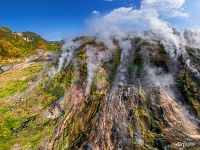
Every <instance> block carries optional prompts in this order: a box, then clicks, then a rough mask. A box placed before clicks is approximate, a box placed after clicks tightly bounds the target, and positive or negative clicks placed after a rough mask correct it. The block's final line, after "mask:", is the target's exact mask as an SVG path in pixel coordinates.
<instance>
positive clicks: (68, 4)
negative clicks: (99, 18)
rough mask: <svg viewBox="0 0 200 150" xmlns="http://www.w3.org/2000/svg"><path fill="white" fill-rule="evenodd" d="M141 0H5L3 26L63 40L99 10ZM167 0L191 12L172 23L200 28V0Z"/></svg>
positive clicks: (0, 11) (80, 29)
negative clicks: (180, 4)
mask: <svg viewBox="0 0 200 150" xmlns="http://www.w3.org/2000/svg"><path fill="white" fill-rule="evenodd" d="M141 1H142V0H1V8H0V26H6V27H9V28H11V29H12V30H13V31H17V32H22V31H33V32H36V33H38V34H40V35H42V36H43V37H44V38H46V39H48V40H60V39H62V38H65V37H68V36H74V35H77V34H81V33H84V31H85V28H86V26H87V23H86V22H87V21H88V20H90V18H92V17H93V16H95V15H98V13H99V12H100V15H102V14H107V13H109V12H111V11H112V10H113V9H116V8H120V7H130V6H131V7H134V8H140V4H141ZM143 1H151V0H143ZM157 1H159V0H157ZM164 1H165V2H166V1H169V2H171V3H172V2H173V3H172V5H173V4H174V3H176V2H181V1H185V3H184V6H183V8H181V9H184V11H185V12H186V13H187V14H188V15H189V17H188V18H184V17H183V18H181V17H180V18H177V17H175V18H165V19H166V20H167V22H168V23H169V24H171V25H172V26H174V27H178V28H190V29H195V28H197V29H199V30H200V11H199V10H200V0H174V1H173V0H163V1H162V0H161V2H163V3H165V2H164ZM151 2H152V1H151ZM156 9H159V8H156ZM92 12H93V13H92Z"/></svg>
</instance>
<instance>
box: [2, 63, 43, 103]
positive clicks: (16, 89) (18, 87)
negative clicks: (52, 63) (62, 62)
mask: <svg viewBox="0 0 200 150" xmlns="http://www.w3.org/2000/svg"><path fill="white" fill-rule="evenodd" d="M42 67H43V65H42V64H41V63H33V64H31V65H29V66H28V67H26V68H25V69H22V70H20V69H19V70H15V71H8V72H5V73H3V74H1V75H0V83H1V85H0V90H1V92H0V100H1V99H3V98H5V97H7V96H11V95H14V94H16V93H22V92H24V91H25V90H26V89H27V87H28V85H29V82H30V81H32V80H33V79H34V77H35V76H36V74H37V73H38V72H39V71H40V70H41V69H42Z"/></svg>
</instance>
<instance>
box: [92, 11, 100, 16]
mask: <svg viewBox="0 0 200 150" xmlns="http://www.w3.org/2000/svg"><path fill="white" fill-rule="evenodd" d="M92 14H94V15H98V14H100V12H99V11H97V10H93V11H92Z"/></svg>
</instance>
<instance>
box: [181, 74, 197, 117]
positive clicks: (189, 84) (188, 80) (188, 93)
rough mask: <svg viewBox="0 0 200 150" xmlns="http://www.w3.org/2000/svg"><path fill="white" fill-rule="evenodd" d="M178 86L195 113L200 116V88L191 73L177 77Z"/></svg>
mask: <svg viewBox="0 0 200 150" xmlns="http://www.w3.org/2000/svg"><path fill="white" fill-rule="evenodd" d="M177 83H178V86H179V88H180V90H181V92H182V94H183V95H184V96H185V98H186V100H187V101H186V102H187V103H188V104H190V105H191V106H192V108H193V110H194V112H195V113H196V114H197V115H198V116H200V91H199V89H200V87H199V85H198V84H197V83H196V81H195V80H194V79H193V77H192V75H191V74H190V73H189V72H183V73H181V74H180V75H179V76H178V77H177Z"/></svg>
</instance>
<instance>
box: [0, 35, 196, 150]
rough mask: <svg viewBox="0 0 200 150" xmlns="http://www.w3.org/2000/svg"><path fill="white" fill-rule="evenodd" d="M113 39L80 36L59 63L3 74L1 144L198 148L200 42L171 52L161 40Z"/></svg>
mask: <svg viewBox="0 0 200 150" xmlns="http://www.w3.org/2000/svg"><path fill="white" fill-rule="evenodd" d="M188 34H189V33H188ZM113 44H114V48H113V49H110V48H108V47H107V46H106V44H105V43H102V42H98V41H97V40H95V38H91V37H80V38H76V39H74V40H72V41H69V42H67V43H66V44H64V46H63V48H62V50H63V51H62V54H61V56H60V58H59V60H57V61H56V62H55V61H50V62H37V63H30V62H27V63H24V64H18V65H16V66H14V67H13V68H12V69H11V70H10V71H8V72H5V73H3V74H0V83H1V84H0V85H1V86H0V89H1V91H3V92H1V93H3V94H0V99H1V100H0V114H1V118H0V133H1V134H0V148H1V149H13V150H14V149H42V150H43V149H44V150H45V149H46V150H51V149H72V150H77V149H83V150H98V149H99V150H104V149H105V150H114V149H116V150H120V149H122V150H129V149H130V150H132V149H146V150H151V149H159V150H162V149H180V148H183V149H187V150H188V149H191V150H192V149H194V150H195V149H198V148H199V147H200V121H199V118H200V82H199V71H200V69H199V68H200V61H199V55H200V53H199V49H198V48H196V47H191V45H190V44H188V45H187V47H184V49H185V54H187V55H183V54H182V55H175V56H176V57H172V56H174V55H172V54H171V53H169V51H168V50H167V47H166V46H164V45H163V44H162V42H161V41H159V40H153V39H145V38H141V37H131V36H127V38H124V39H120V40H119V39H113ZM174 53H176V52H174ZM20 65H21V67H20ZM17 68H20V69H17ZM42 68H43V69H42ZM13 69H14V70H15V75H12V74H13V72H12V71H14V70H13ZM33 73H34V74H33ZM8 76H9V78H10V79H11V78H12V81H13V82H10V81H5V79H7V78H8ZM14 83H16V84H14ZM13 84H14V85H13ZM18 85H20V88H18ZM15 86H16V88H13V87H15Z"/></svg>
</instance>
